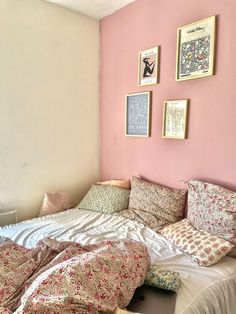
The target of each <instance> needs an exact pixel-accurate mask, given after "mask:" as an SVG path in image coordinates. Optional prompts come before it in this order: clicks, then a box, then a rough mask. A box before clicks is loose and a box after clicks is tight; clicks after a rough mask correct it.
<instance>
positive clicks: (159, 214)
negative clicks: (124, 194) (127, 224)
mask: <svg viewBox="0 0 236 314" xmlns="http://www.w3.org/2000/svg"><path fill="white" fill-rule="evenodd" d="M185 195H186V191H185V190H180V189H173V188H168V187H165V186H162V185H159V184H155V183H150V182H147V181H145V180H142V179H139V178H136V177H133V178H132V182H131V193H130V201H129V208H128V210H123V211H121V212H119V214H120V215H122V216H124V217H126V218H129V219H132V220H136V221H138V222H141V223H143V224H144V225H146V226H148V227H150V228H152V229H153V230H155V231H157V232H158V231H159V230H160V229H162V228H163V227H164V226H166V225H168V224H170V223H173V222H176V221H178V220H180V219H181V218H182V217H183V211H184V206H185Z"/></svg>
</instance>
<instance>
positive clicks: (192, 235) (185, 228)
mask: <svg viewBox="0 0 236 314" xmlns="http://www.w3.org/2000/svg"><path fill="white" fill-rule="evenodd" d="M160 233H161V234H162V235H163V236H164V237H165V238H166V239H167V240H169V241H170V242H171V243H172V244H174V245H175V246H177V247H178V248H179V249H181V250H182V251H184V252H185V253H187V254H189V255H190V256H191V257H192V258H193V260H194V261H195V262H197V263H198V264H199V265H201V266H210V265H212V264H215V263H217V262H218V261H219V260H220V259H221V258H222V257H223V256H225V255H226V254H227V253H228V252H229V251H230V250H231V249H232V247H233V245H232V244H231V243H230V242H228V241H226V240H224V239H221V238H218V237H216V236H214V235H212V234H210V233H208V232H207V231H204V230H198V229H196V228H195V227H193V226H192V225H191V224H190V223H189V222H188V220H187V219H183V220H181V221H179V222H176V223H175V224H172V225H169V226H167V227H165V228H164V229H163V230H161V232H160Z"/></svg>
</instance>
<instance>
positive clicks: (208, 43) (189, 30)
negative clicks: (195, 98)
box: [176, 16, 216, 81]
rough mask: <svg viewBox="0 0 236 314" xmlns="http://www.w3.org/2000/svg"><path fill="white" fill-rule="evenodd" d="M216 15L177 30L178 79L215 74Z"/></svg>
mask: <svg viewBox="0 0 236 314" xmlns="http://www.w3.org/2000/svg"><path fill="white" fill-rule="evenodd" d="M215 24H216V17H215V16H211V17H208V18H206V19H203V20H199V21H196V22H194V23H191V24H188V25H184V26H182V27H180V28H178V30H177V53H176V81H182V80H190V79H195V78H200V77H204V76H210V75H213V74H214V55H215Z"/></svg>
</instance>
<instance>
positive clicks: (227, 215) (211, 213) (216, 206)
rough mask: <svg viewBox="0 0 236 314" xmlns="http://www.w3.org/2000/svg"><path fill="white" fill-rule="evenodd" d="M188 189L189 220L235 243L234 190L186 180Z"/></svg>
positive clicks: (235, 195) (235, 200) (235, 208)
mask: <svg viewBox="0 0 236 314" xmlns="http://www.w3.org/2000/svg"><path fill="white" fill-rule="evenodd" d="M188 191H189V192H188V214H187V218H188V219H189V221H190V222H191V223H192V224H193V225H194V226H195V227H197V228H201V229H204V230H206V231H208V232H210V233H212V234H214V235H216V236H218V237H220V238H223V239H225V240H227V241H230V242H232V243H233V244H234V245H236V192H233V191H230V190H228V189H225V188H223V187H221V186H219V185H216V184H212V183H208V182H204V181H199V180H190V181H188Z"/></svg>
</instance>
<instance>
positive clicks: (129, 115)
mask: <svg viewBox="0 0 236 314" xmlns="http://www.w3.org/2000/svg"><path fill="white" fill-rule="evenodd" d="M125 112H126V115H125V135H126V136H141V137H148V136H150V115H151V92H143V93H135V94H129V95H127V96H126V110H125Z"/></svg>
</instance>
